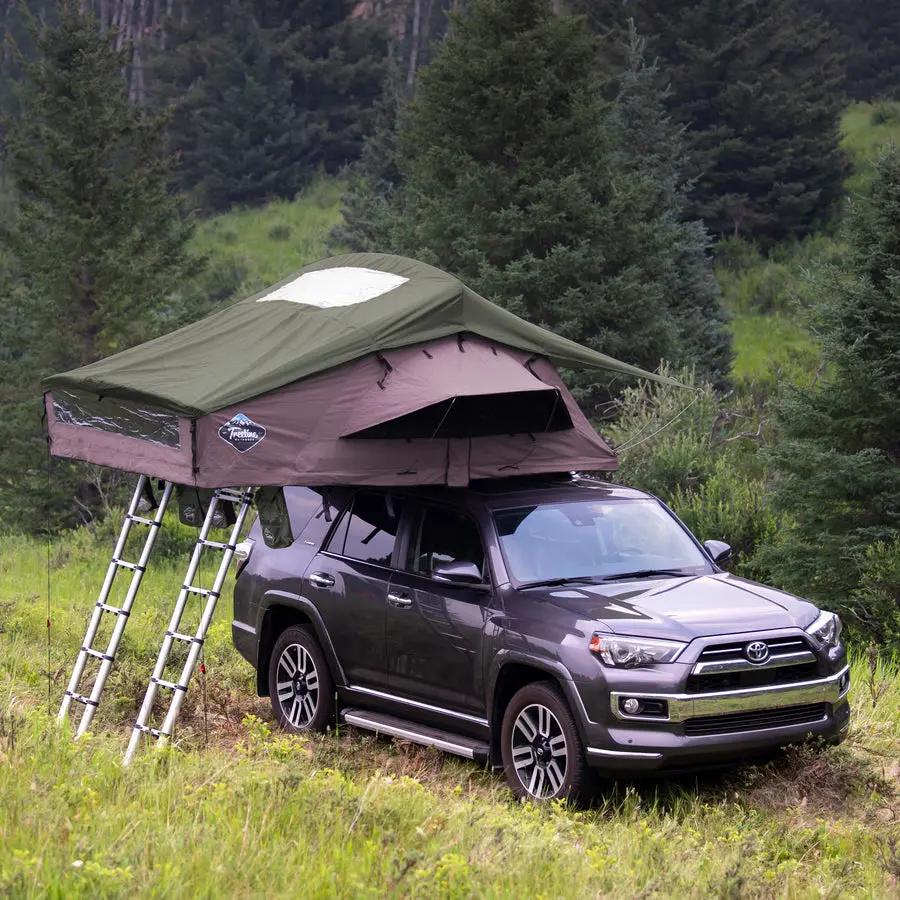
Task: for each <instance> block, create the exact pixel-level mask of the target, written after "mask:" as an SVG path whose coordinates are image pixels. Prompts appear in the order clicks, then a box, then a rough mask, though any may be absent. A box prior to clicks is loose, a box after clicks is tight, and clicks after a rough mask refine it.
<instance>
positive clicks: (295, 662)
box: [269, 625, 334, 734]
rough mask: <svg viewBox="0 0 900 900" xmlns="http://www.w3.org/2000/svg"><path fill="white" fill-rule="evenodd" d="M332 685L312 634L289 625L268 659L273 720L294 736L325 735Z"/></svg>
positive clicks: (330, 704) (279, 637)
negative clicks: (307, 733) (318, 732)
mask: <svg viewBox="0 0 900 900" xmlns="http://www.w3.org/2000/svg"><path fill="white" fill-rule="evenodd" d="M333 696H334V682H333V681H332V678H331V673H330V672H329V671H328V663H327V662H326V661H325V657H324V656H323V655H322V650H321V648H320V647H319V642H318V641H317V640H316V636H315V634H313V632H312V631H311V630H310V629H309V628H304V627H302V626H300V625H291V626H290V628H286V629H285V630H284V631H282V632H281V634H280V635H279V636H278V640H277V641H275V646H274V647H273V648H272V656H271V657H270V659H269V699H270V700H271V701H272V711H273V712H274V713H275V719H276V720H277V722H278V724H279V725H280V726H281V727H282V728H283V729H284V730H285V731H290V732H293V733H294V734H302V733H303V732H305V731H325V730H326V729H327V728H328V726H329V725H330V724H331V723H332V721H333V719H334V715H333V704H332V698H333Z"/></svg>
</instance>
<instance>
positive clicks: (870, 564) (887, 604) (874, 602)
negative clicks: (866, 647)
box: [833, 538, 900, 653]
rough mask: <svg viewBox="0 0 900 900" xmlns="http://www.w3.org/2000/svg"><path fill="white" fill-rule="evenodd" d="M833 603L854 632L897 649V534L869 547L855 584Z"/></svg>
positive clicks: (899, 559) (899, 597) (899, 546)
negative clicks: (842, 601)
mask: <svg viewBox="0 0 900 900" xmlns="http://www.w3.org/2000/svg"><path fill="white" fill-rule="evenodd" d="M833 605H834V606H835V612H839V613H841V615H842V616H843V617H844V619H845V621H846V624H847V625H848V626H849V628H850V630H851V632H852V633H853V635H854V636H856V637H857V638H861V639H864V640H869V641H873V642H874V643H876V644H878V645H879V646H881V647H882V648H884V649H886V650H888V651H891V652H893V653H897V652H900V538H896V539H894V540H893V541H878V542H876V543H874V544H873V545H872V546H871V547H869V549H868V550H867V552H866V559H865V563H864V565H863V568H862V574H861V577H860V584H859V588H858V589H857V590H856V591H854V592H853V593H852V594H851V596H850V600H849V602H848V603H846V604H845V605H844V604H833Z"/></svg>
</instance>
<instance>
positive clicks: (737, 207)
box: [572, 0, 849, 241]
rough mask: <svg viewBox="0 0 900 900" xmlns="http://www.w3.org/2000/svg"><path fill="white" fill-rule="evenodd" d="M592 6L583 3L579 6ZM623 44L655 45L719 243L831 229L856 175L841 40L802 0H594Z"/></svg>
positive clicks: (697, 192) (599, 21)
mask: <svg viewBox="0 0 900 900" xmlns="http://www.w3.org/2000/svg"><path fill="white" fill-rule="evenodd" d="M572 2H573V3H575V4H576V6H577V5H578V4H581V5H582V8H583V7H584V4H585V0H572ZM590 10H591V16H590V18H591V22H592V24H593V26H594V28H595V29H596V30H598V31H599V32H601V33H608V34H616V33H618V32H619V31H620V30H621V29H622V28H623V26H624V20H625V17H626V16H633V17H634V20H635V24H636V25H637V28H638V31H639V32H640V33H641V34H644V35H647V36H648V38H650V52H651V53H652V54H654V55H658V57H659V59H660V63H661V65H662V68H663V71H664V72H665V74H666V77H667V78H668V79H670V81H671V87H672V90H671V95H670V97H669V103H668V105H669V109H670V111H671V112H672V115H673V116H674V118H675V120H676V121H677V122H678V123H680V124H682V125H684V126H685V127H686V128H687V131H686V139H687V146H688V151H689V154H690V157H691V159H692V161H693V164H694V166H695V173H696V183H695V186H694V189H693V192H692V195H691V200H692V214H693V215H696V216H698V217H700V218H702V219H703V220H704V222H706V224H707V227H708V228H709V229H710V231H712V232H713V234H714V235H717V236H723V235H730V234H737V235H741V236H744V237H751V238H764V239H766V240H769V241H778V240H782V239H784V238H788V237H792V236H797V237H802V236H804V235H806V234H809V233H810V232H812V231H813V230H815V229H816V228H818V227H821V226H822V225H825V224H827V223H828V221H829V219H830V218H831V216H832V215H833V214H834V212H835V209H836V205H837V204H838V202H839V200H840V197H841V194H842V190H843V182H844V179H845V178H846V176H847V175H848V173H849V169H848V163H847V160H846V159H845V157H844V155H843V153H842V151H841V148H840V133H839V122H838V116H839V113H840V111H841V106H842V92H841V83H842V80H843V60H842V58H841V55H840V52H839V41H838V36H837V33H836V32H835V31H834V30H833V29H832V28H831V27H830V26H829V25H828V24H827V23H826V22H825V21H824V20H823V19H821V18H820V17H818V16H816V15H813V14H811V13H810V12H809V9H808V8H804V7H803V6H802V5H801V3H799V2H798V0H697V2H694V3H686V2H673V0H629V2H628V3H622V2H620V0H591V3H590Z"/></svg>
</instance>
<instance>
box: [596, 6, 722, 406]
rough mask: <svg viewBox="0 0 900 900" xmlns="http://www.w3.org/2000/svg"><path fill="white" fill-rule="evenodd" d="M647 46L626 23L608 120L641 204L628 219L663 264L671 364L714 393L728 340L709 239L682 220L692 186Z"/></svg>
mask: <svg viewBox="0 0 900 900" xmlns="http://www.w3.org/2000/svg"><path fill="white" fill-rule="evenodd" d="M644 46H645V41H644V39H643V38H641V37H639V36H638V35H637V32H636V31H635V29H634V24H633V22H632V23H630V28H629V35H628V41H627V43H625V44H623V45H622V46H621V48H620V50H619V51H617V52H622V53H625V54H627V57H628V68H627V70H626V71H625V73H624V74H623V76H622V78H621V80H620V87H619V95H618V97H617V98H616V102H615V104H614V107H613V113H612V118H611V124H612V134H613V138H614V141H615V144H616V148H617V152H618V155H619V157H620V161H621V165H622V167H623V170H624V171H626V172H629V173H630V177H631V178H632V179H634V180H635V181H636V182H637V183H639V184H640V185H641V187H642V190H641V192H640V194H639V199H640V201H641V206H640V207H638V208H635V209H634V211H633V215H634V216H635V217H637V218H640V219H645V220H646V221H647V222H649V223H651V228H650V231H651V234H652V239H653V240H654V241H655V242H657V243H658V244H659V245H660V252H661V254H662V255H663V258H665V259H667V260H668V265H667V266H666V267H665V268H664V269H663V270H662V272H661V273H660V274H661V278H662V281H663V285H664V295H665V297H666V299H667V303H668V306H669V309H670V312H671V315H672V317H673V319H674V321H675V324H676V326H677V329H678V342H677V345H676V349H675V351H674V356H673V358H672V360H671V362H673V363H675V364H676V365H678V366H682V365H684V366H691V367H693V368H694V370H695V373H696V377H697V379H698V380H699V381H701V382H705V383H710V384H713V385H714V386H715V387H717V388H718V389H719V390H724V389H726V388H727V387H728V386H729V383H730V382H729V378H730V372H731V360H732V352H731V335H730V333H729V331H728V329H727V327H726V322H727V314H726V312H725V310H724V308H723V307H722V304H721V290H720V288H719V282H718V279H717V278H716V275H715V272H714V271H713V267H712V262H711V259H710V238H709V234H708V233H707V231H706V228H705V227H704V225H703V223H702V222H699V221H692V222H687V221H684V217H685V210H686V208H687V206H688V199H687V198H688V194H689V191H690V189H691V187H692V184H691V182H690V181H688V180H687V179H686V177H685V172H686V171H687V170H688V167H689V160H688V158H687V155H686V152H685V148H684V135H683V131H684V129H683V128H682V127H680V126H678V125H676V124H675V123H674V122H673V121H672V119H671V117H670V116H669V115H668V114H667V113H666V110H665V99H666V95H667V92H666V91H665V90H662V89H661V88H660V86H659V83H660V80H661V79H660V72H659V68H658V66H657V65H656V64H653V65H648V64H647V63H646V61H645V59H644Z"/></svg>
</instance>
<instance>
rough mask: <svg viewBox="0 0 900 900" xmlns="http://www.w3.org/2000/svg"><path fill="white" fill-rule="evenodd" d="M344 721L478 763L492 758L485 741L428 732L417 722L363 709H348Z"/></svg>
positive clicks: (343, 712) (457, 735)
mask: <svg viewBox="0 0 900 900" xmlns="http://www.w3.org/2000/svg"><path fill="white" fill-rule="evenodd" d="M341 720H342V721H343V722H345V723H346V724H347V725H353V726H355V727H356V728H364V729H366V731H374V732H376V733H377V734H387V735H390V736H391V737H398V738H403V740H406V741H412V742H413V743H414V744H424V745H425V746H427V747H437V749H438V750H445V751H446V752H447V753H454V754H455V755H456V756H464V757H465V758H466V759H473V760H475V761H476V762H478V763H482V764H484V763H486V762H487V760H488V756H489V747H488V745H487V743H486V742H485V741H479V740H477V739H476V738H470V737H465V736H464V735H459V734H453V733H452V732H450V731H440V730H438V729H437V728H429V727H428V726H427V725H420V724H419V723H418V722H409V721H407V720H406V719H398V718H396V717H395V716H387V715H385V714H384V713H376V712H369V711H368V710H362V709H345V710H343V711H342V712H341Z"/></svg>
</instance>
